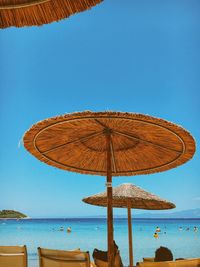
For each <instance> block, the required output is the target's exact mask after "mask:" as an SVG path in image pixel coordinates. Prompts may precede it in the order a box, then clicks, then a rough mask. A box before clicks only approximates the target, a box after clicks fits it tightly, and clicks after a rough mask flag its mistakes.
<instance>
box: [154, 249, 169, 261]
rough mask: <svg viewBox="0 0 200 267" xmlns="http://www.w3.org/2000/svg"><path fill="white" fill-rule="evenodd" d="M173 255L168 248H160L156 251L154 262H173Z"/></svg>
mask: <svg viewBox="0 0 200 267" xmlns="http://www.w3.org/2000/svg"><path fill="white" fill-rule="evenodd" d="M172 260H173V255H172V252H171V250H169V249H168V248H166V247H160V248H158V249H157V250H156V251H155V260H154V261H172Z"/></svg>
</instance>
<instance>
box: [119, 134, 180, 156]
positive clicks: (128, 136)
mask: <svg viewBox="0 0 200 267" xmlns="http://www.w3.org/2000/svg"><path fill="white" fill-rule="evenodd" d="M114 132H115V133H116V134H119V135H122V136H125V137H127V138H130V139H134V140H139V141H141V142H143V143H147V144H151V145H153V146H157V147H160V148H164V149H167V150H170V151H174V152H177V153H179V154H181V153H182V151H178V150H176V149H173V148H169V147H165V146H162V145H159V144H155V143H153V142H151V141H146V140H144V139H141V138H139V137H135V136H133V135H130V134H125V133H122V132H119V131H116V130H115V131H114Z"/></svg>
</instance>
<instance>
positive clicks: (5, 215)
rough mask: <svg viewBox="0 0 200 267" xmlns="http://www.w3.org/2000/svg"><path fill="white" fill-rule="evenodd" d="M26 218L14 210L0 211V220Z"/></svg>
mask: <svg viewBox="0 0 200 267" xmlns="http://www.w3.org/2000/svg"><path fill="white" fill-rule="evenodd" d="M21 218H27V216H26V215H25V214H23V213H21V212H19V211H15V210H0V219H21Z"/></svg>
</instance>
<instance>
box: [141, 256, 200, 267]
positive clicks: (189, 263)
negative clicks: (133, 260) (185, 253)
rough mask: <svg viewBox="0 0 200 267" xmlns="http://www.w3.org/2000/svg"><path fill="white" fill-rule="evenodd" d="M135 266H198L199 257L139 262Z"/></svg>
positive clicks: (199, 266)
mask: <svg viewBox="0 0 200 267" xmlns="http://www.w3.org/2000/svg"><path fill="white" fill-rule="evenodd" d="M137 267H200V259H199V258H196V259H185V260H177V261H163V262H139V263H138V264H137Z"/></svg>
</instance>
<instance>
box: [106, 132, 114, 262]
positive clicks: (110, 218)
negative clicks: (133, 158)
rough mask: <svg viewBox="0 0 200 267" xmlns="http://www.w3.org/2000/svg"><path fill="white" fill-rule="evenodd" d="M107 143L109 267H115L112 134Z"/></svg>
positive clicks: (107, 137)
mask: <svg viewBox="0 0 200 267" xmlns="http://www.w3.org/2000/svg"><path fill="white" fill-rule="evenodd" d="M106 143H107V184H106V185H107V198H108V205H107V231H108V267H113V266H114V264H113V263H114V243H113V208H112V166H111V133H110V131H109V130H108V131H107V132H106Z"/></svg>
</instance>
